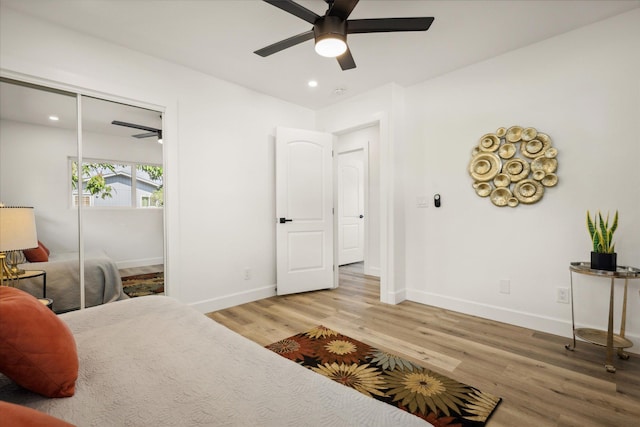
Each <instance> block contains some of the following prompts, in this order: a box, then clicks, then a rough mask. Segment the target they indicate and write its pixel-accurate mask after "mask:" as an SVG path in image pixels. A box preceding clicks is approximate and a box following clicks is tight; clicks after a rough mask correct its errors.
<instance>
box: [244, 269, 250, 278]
mask: <svg viewBox="0 0 640 427" xmlns="http://www.w3.org/2000/svg"><path fill="white" fill-rule="evenodd" d="M249 279H251V269H250V268H245V269H244V280H249Z"/></svg>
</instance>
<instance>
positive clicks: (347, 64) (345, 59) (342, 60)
mask: <svg viewBox="0 0 640 427" xmlns="http://www.w3.org/2000/svg"><path fill="white" fill-rule="evenodd" d="M336 59H337V60H338V64H340V68H342V71H345V70H351V69H352V68H356V61H354V60H353V56H352V55H351V50H349V48H348V47H347V50H346V51H345V53H343V54H342V55H340V56H337V57H336Z"/></svg>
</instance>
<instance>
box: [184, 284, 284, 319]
mask: <svg viewBox="0 0 640 427" xmlns="http://www.w3.org/2000/svg"><path fill="white" fill-rule="evenodd" d="M275 294H276V285H271V286H265V287H263V288H258V289H251V290H249V291H245V292H238V293H235V294H230V295H224V296H221V297H218V298H212V299H208V300H204V301H198V302H194V303H191V304H189V305H190V306H191V307H193V308H195V309H196V310H198V311H199V312H201V313H211V312H212V311H218V310H222V309H225V308H229V307H234V306H236V305H240V304H246V303H248V302H252V301H257V300H260V299H264V298H269V297H272V296H274V295H275Z"/></svg>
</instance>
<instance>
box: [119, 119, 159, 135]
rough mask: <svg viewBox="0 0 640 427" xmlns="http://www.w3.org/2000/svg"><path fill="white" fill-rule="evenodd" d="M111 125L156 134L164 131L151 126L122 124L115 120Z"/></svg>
mask: <svg viewBox="0 0 640 427" xmlns="http://www.w3.org/2000/svg"><path fill="white" fill-rule="evenodd" d="M111 124H112V125H117V126H124V127H128V128H133V129H140V130H146V131H147V132H154V133H156V134H157V133H158V132H160V131H161V130H162V129H157V128H152V127H149V126H143V125H137V124H135V123H127V122H121V121H119V120H113V121H112V122H111Z"/></svg>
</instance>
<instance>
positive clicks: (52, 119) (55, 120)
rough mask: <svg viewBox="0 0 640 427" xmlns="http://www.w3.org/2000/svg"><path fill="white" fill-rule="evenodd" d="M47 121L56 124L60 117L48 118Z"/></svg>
mask: <svg viewBox="0 0 640 427" xmlns="http://www.w3.org/2000/svg"><path fill="white" fill-rule="evenodd" d="M49 120H51V121H52V122H57V121H58V120H60V117H58V116H49Z"/></svg>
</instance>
